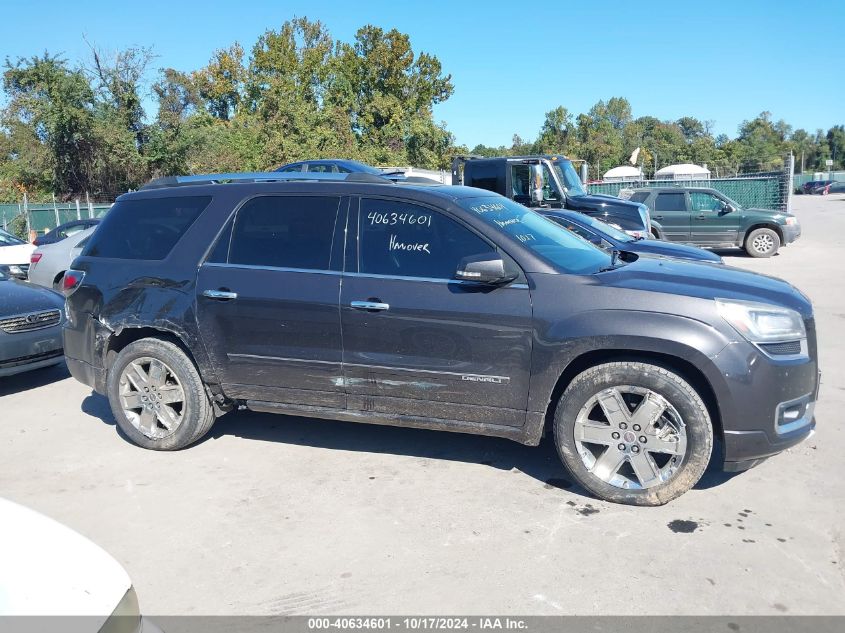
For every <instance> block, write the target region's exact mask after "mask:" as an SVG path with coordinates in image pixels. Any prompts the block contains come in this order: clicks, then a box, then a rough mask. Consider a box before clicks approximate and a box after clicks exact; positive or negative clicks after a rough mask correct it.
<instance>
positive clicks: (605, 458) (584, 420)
mask: <svg viewBox="0 0 845 633" xmlns="http://www.w3.org/2000/svg"><path fill="white" fill-rule="evenodd" d="M574 433H575V444H576V446H577V449H578V454H579V455H580V457H581V460H582V461H583V462H584V466H585V467H586V468H587V470H589V471H590V472H591V473H592V474H593V475H595V476H596V477H598V478H599V479H601V480H602V481H604V482H605V483H608V484H610V485H611V486H616V487H617V488H624V489H627V490H635V489H642V488H652V487H654V486H657V485H659V484H662V483H664V482H666V481H669V480H670V479H671V478H672V477H673V476H674V475H675V473H677V472H678V469H679V468H680V466H681V464H682V463H683V460H684V455H685V453H686V450H687V432H686V426H685V425H684V422H683V420H682V419H681V416H680V414H679V413H678V411H677V410H676V409H675V407H673V406H672V405H671V404H670V403H669V402H668V401H667V400H666V399H665V398H664V397H663V396H661V395H660V394H658V393H656V392H654V391H652V390H650V389H646V388H643V387H634V386H630V385H620V386H618V387H612V388H610V389H605V390H603V391H600V392H599V393H597V394H596V395H594V396H593V397H592V398H590V399H589V400H588V401H587V403H586V404H585V405H584V406H583V407H582V408H581V410H580V411H579V412H578V416H577V418H576V420H575V428H574Z"/></svg>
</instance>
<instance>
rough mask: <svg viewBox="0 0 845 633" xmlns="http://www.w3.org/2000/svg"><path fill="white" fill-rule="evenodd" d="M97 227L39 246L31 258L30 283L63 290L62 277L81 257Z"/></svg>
mask: <svg viewBox="0 0 845 633" xmlns="http://www.w3.org/2000/svg"><path fill="white" fill-rule="evenodd" d="M96 228H97V227H96V226H92V227H90V228H87V229H85V230H84V231H79V232H78V233H74V234H73V235H71V236H70V237H68V238H66V239H63V240H61V241H60V242H53V243H52V244H45V245H44V246H39V247H38V248H36V249H35V251H33V253H32V255H31V256H30V264H29V281H30V282H31V283H34V284H38V285H39V286H44V287H45V288H52V289H53V290H61V285H62V277H64V274H65V271H66V270H67V269H68V268H70V264H71V262H73V260H74V259H76V258H77V257H78V256H79V253H80V252H81V251H82V248H83V247H84V246H85V244H86V243H87V242H88V238H89V237H90V236H91V235H92V234H93V233H94V231H95V230H96Z"/></svg>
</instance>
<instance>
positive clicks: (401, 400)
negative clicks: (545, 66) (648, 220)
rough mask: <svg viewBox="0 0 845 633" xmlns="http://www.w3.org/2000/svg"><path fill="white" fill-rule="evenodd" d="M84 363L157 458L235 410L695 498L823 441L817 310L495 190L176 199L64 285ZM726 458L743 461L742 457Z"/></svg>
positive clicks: (362, 190) (604, 489)
mask: <svg viewBox="0 0 845 633" xmlns="http://www.w3.org/2000/svg"><path fill="white" fill-rule="evenodd" d="M63 289H64V292H65V294H66V295H67V311H68V322H67V325H66V326H65V329H64V345H65V353H66V356H67V363H68V366H69V368H70V370H71V372H72V373H73V375H74V376H75V377H76V378H77V379H78V380H80V381H82V382H84V383H85V384H87V385H90V386H91V387H93V388H94V389H95V390H96V391H97V392H98V393H101V394H104V395H106V396H107V397H108V399H109V402H110V404H111V410H112V412H113V414H114V417H115V419H116V421H117V424H118V425H119V427H120V428H121V430H122V431H123V432H124V433H125V435H126V436H127V437H128V438H129V439H130V440H131V441H133V442H135V443H136V444H138V445H140V446H143V447H146V448H150V449H157V450H174V449H180V448H183V447H186V446H188V445H190V444H192V443H194V442H196V441H198V440H200V439H201V438H202V437H203V436H204V435H205V434H206V433H207V432H208V431H209V429H210V428H211V426H212V424H213V422H214V420H215V417H217V416H219V415H221V414H223V413H224V412H226V411H229V410H231V409H236V408H237V409H249V410H253V411H270V412H274V413H285V414H291V415H304V416H308V417H315V418H334V419H340V420H350V421H354V422H370V423H376V424H392V425H400V426H410V427H418V428H429V429H438V430H443V431H457V432H462V433H476V434H480V435H493V436H498V437H504V438H509V439H512V440H515V441H517V442H521V443H523V444H528V445H536V444H538V443H539V442H540V440H541V438H542V437H543V435H544V434H549V435H551V436H552V437H553V441H554V443H555V445H556V446H557V449H558V451H559V453H560V457H561V459H562V462H563V465H564V466H565V467H566V469H567V470H568V471H569V473H570V474H571V476H572V477H573V478H574V479H575V480H577V481H578V482H579V483H580V484H581V485H582V486H583V487H584V488H586V489H587V490H588V491H590V492H591V493H593V494H595V495H597V496H599V497H601V498H603V499H608V500H611V501H617V502H622V503H630V504H638V505H655V504H662V503H666V502H667V501H669V500H670V499H673V498H675V497H677V496H678V495H680V494H682V493H683V492H685V491H686V490H688V489H689V488H691V487H692V486H693V485H694V484H695V483H696V482H697V481H698V480H699V478H700V477H701V475H702V474H703V473H704V470H705V468H706V467H707V465H708V463H709V462H710V460H711V454H712V452H713V446H714V441H720V442H721V444H722V445H723V448H724V450H723V451H722V452H721V453H719V455H720V457H719V459H720V460H721V459H723V460H724V461H723V463H722V465H723V466H724V467H725V468H726V469H728V470H741V469H745V468H748V467H750V466H753V465H754V464H757V463H758V462H760V461H761V460H763V459H765V458H766V457H769V456H770V455H773V454H775V453H778V452H779V451H782V450H784V449H786V448H788V447H790V446H793V445H794V444H797V443H798V442H800V441H801V440H803V439H804V438H806V437H807V436H808V435H809V434H810V433H811V432H812V430H813V428H814V425H815V421H814V418H813V408H814V403H815V400H816V393H817V388H818V384H819V380H818V368H817V361H816V338H815V328H814V323H813V310H812V306H811V305H810V302H809V301H808V300H807V298H806V297H805V296H804V295H802V294H801V293H800V292H799V291H797V290H796V289H795V288H793V287H792V286H790V285H789V284H787V283H786V282H783V281H780V280H777V279H773V278H770V277H764V276H761V275H757V274H754V273H750V272H745V271H742V270H737V269H733V268H730V267H727V266H723V265H719V264H709V263H693V262H683V261H680V260H668V259H657V258H650V257H647V256H639V257H637V256H636V255H633V256H632V255H630V254H629V255H628V256H626V257H625V259H624V260H623V259H622V258H618V257H616V256H614V255H613V254H609V253H606V252H605V251H603V250H601V249H599V248H597V247H595V246H594V245H592V244H590V243H589V242H587V241H586V240H583V239H581V238H579V237H577V236H575V235H573V234H572V233H570V232H569V231H567V230H565V229H563V228H562V227H560V226H558V225H557V224H555V223H554V222H552V221H550V220H548V219H546V218H544V217H543V216H541V215H539V214H537V213H535V212H534V211H531V210H529V209H527V208H526V207H524V206H522V205H520V204H518V203H516V202H513V201H512V200H509V199H507V198H505V197H503V196H500V195H496V194H493V193H491V192H489V191H485V190H481V189H474V188H471V187H455V186H440V185H438V186H424V185H419V184H407V183H406V184H398V183H395V182H391V181H389V180H385V179H383V178H379V177H372V176H369V175H361V174H350V175H348V176H346V175H343V174H327V175H320V176H317V175H308V174H304V173H303V174H299V175H297V176H288V175H284V174H250V175H243V176H236V175H226V176H222V177H221V176H189V177H179V178H169V179H164V180H161V181H156V182H153V183H151V184H150V185H148V186H146V187H144V188H143V189H141V190H140V191H137V192H133V193H129V194H126V195H124V196H121V197H120V198H119V199H118V201H117V202H116V204H115V205H114V207H113V208H112V210H111V211H110V212H109V214H108V215H107V216H106V217H105V219H104V220H103V222H102V223H101V224H100V227H99V228H98V229H97V231H96V232H95V233H94V235H93V236H92V237H91V239H90V241H89V242H88V244H87V246H86V247H85V249H84V250H83V252H82V254H81V256H80V257H79V258H77V259H76V260H75V262H74V264H73V266H72V269H71V270H68V271H67V272H66V273H65V275H64V278H63ZM722 456H723V457H722Z"/></svg>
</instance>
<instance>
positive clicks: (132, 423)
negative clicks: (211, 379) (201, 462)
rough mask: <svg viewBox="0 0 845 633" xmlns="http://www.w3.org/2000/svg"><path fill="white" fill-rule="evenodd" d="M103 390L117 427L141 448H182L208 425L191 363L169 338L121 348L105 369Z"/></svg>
mask: <svg viewBox="0 0 845 633" xmlns="http://www.w3.org/2000/svg"><path fill="white" fill-rule="evenodd" d="M106 391H107V393H108V398H109V404H110V405H111V410H112V413H113V414H114V418H115V420H117V425H118V426H119V427H120V430H121V431H123V432H124V433H125V434H126V436H127V437H128V438H129V439H130V440H132V442H133V443H135V444H137V445H138V446H141V447H143V448H149V449H153V450H157V451H174V450H179V449H181V448H185V447H186V446H188V445H190V444H193V443H194V442H196V441H197V440H199V439H200V438H202V437H203V436H204V435H205V434H206V433H208V431H209V430H210V429H211V426H212V424H214V419H215V415H214V406H213V405H212V403H211V400H210V399H209V397H208V394H207V393H206V390H205V386H204V385H203V382H202V379H201V378H200V375H199V372H198V371H197V368H196V367H195V366H194V363H193V361H191V359H190V358H189V357H188V356H187V355H186V354H185V352H183V351H182V350H181V349H180V348H179V347H178V346H176V345H174V344H173V343H171V342H169V341H164V340H161V339H156V338H144V339H139V340H137V341H135V342H133V343H130V344H129V345H127V346H126V347H124V348H123V349H122V350H121V351H120V353H119V354H118V355H117V357H116V358H115V360H114V363H113V364H112V366H111V368H110V369H109V372H108V377H107V379H106Z"/></svg>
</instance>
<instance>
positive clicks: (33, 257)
mask: <svg viewBox="0 0 845 633" xmlns="http://www.w3.org/2000/svg"><path fill="white" fill-rule="evenodd" d="M40 261H41V253H33V254H32V255H30V256H29V263H30V264H37V263H38V262H40Z"/></svg>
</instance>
